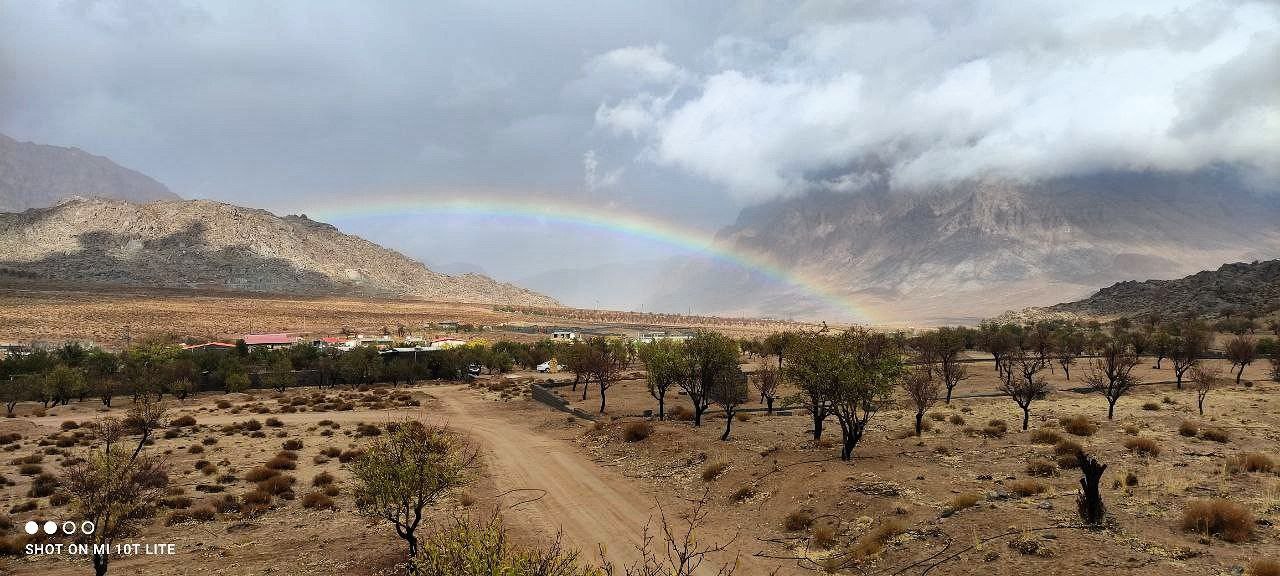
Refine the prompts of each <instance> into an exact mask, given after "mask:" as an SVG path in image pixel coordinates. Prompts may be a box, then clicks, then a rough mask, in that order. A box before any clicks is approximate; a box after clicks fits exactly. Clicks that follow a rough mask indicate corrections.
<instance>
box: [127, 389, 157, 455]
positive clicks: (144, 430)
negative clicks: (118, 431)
mask: <svg viewBox="0 0 1280 576" xmlns="http://www.w3.org/2000/svg"><path fill="white" fill-rule="evenodd" d="M165 416H166V413H165V409H164V406H162V405H161V404H160V402H159V401H158V400H153V399H151V398H150V396H148V395H143V396H142V397H140V398H139V399H138V401H136V402H134V403H133V405H132V406H130V407H129V411H128V412H126V413H125V418H124V424H123V425H124V429H125V431H126V432H127V433H129V434H137V435H138V445H137V447H135V448H134V449H133V456H134V457H135V458H136V457H137V456H138V453H139V452H142V447H143V446H145V445H146V444H147V441H148V440H150V439H151V433H152V432H155V431H156V430H157V429H159V428H163V427H164V422H165Z"/></svg>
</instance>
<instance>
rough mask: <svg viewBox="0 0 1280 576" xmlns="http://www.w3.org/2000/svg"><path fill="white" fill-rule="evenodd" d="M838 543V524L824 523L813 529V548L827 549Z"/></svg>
mask: <svg viewBox="0 0 1280 576" xmlns="http://www.w3.org/2000/svg"><path fill="white" fill-rule="evenodd" d="M835 545H836V526H835V525H834V524H822V525H820V526H818V527H817V528H814V529H813V540H812V542H811V544H810V546H811V547H813V548H821V549H824V550H825V549H827V548H831V547H832V546H835Z"/></svg>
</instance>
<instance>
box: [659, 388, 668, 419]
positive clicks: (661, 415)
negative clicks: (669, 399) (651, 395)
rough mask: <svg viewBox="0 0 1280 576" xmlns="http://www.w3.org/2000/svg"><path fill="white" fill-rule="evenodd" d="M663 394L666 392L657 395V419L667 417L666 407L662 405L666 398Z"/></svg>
mask: <svg viewBox="0 0 1280 576" xmlns="http://www.w3.org/2000/svg"><path fill="white" fill-rule="evenodd" d="M665 396H666V394H663V395H662V396H658V419H659V420H666V419H667V412H666V408H665V407H664V406H663V402H664V401H665V400H666V398H665Z"/></svg>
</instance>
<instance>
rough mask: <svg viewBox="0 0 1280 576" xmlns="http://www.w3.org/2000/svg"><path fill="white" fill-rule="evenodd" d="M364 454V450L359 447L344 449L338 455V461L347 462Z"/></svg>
mask: <svg viewBox="0 0 1280 576" xmlns="http://www.w3.org/2000/svg"><path fill="white" fill-rule="evenodd" d="M363 455H364V450H361V449H359V448H356V449H353V450H344V451H343V452H342V453H341V454H339V455H338V461H339V462H342V463H343V464H346V463H347V462H350V461H352V460H355V459H357V458H359V457H361V456H363Z"/></svg>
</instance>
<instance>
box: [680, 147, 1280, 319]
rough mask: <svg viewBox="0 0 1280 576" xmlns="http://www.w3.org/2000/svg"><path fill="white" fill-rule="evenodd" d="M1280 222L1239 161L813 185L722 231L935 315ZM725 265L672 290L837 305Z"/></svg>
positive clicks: (1248, 235) (1277, 248)
mask: <svg viewBox="0 0 1280 576" xmlns="http://www.w3.org/2000/svg"><path fill="white" fill-rule="evenodd" d="M1276 222H1280V199H1278V198H1277V197H1276V196H1275V195H1271V196H1268V195H1263V194H1257V193H1255V191H1253V190H1252V189H1250V188H1249V187H1247V186H1245V185H1244V184H1243V183H1242V182H1241V181H1240V180H1239V179H1237V178H1236V177H1235V176H1234V175H1233V174H1232V173H1230V172H1214V171H1206V172H1201V173H1194V174H1153V173H1121V174H1106V175H1096V176H1092V177H1087V178H1085V177H1081V178H1064V179H1058V180H1051V181H1045V182H1038V183H1023V182H1015V181H1007V180H982V181H972V182H961V183H955V184H953V185H949V186H941V187H937V188H934V189H929V190H915V191H898V190H894V191H888V190H886V189H884V188H883V187H879V188H877V187H872V188H870V189H867V190H864V191H861V192H857V193H849V194H845V193H829V192H828V193H811V194H806V195H802V196H799V197H795V198H790V199H784V200H779V201H775V202H771V203H768V204H765V205H761V206H757V207H754V208H750V209H747V210H744V211H743V212H742V213H741V215H740V216H739V218H738V220H737V222H735V223H734V224H733V225H732V226H730V227H728V228H726V229H725V230H724V231H723V232H722V233H721V235H720V236H721V239H722V241H724V242H726V243H729V244H731V245H735V246H739V247H745V248H748V249H750V250H753V251H758V252H763V253H765V254H768V255H770V256H771V257H772V258H773V259H775V260H776V261H778V262H785V263H787V265H788V266H789V267H790V268H791V270H794V271H796V272H798V273H801V274H803V275H804V276H806V277H808V278H811V279H815V280H816V281H817V282H819V283H821V284H825V285H827V286H830V287H832V289H833V290H837V291H840V292H842V293H843V294H845V295H847V297H848V298H849V299H850V300H852V301H854V302H855V303H856V304H857V305H858V307H860V308H862V309H864V310H868V311H870V312H871V314H870V316H871V318H870V319H871V320H872V321H874V322H908V323H919V324H928V323H942V322H971V321H975V320H977V319H980V318H982V317H987V316H993V315H996V314H999V313H1001V312H1003V311H1005V310H1009V309H1011V308H1022V307H1027V306H1036V305H1047V304H1052V303H1054V302H1062V301H1066V300H1072V299H1076V298H1080V297H1083V296H1085V295H1087V294H1089V293H1090V292H1091V291H1093V290H1095V289H1096V287H1097V286H1099V285H1106V284H1109V283H1111V282H1116V281H1120V280H1126V279H1131V278H1133V277H1135V276H1139V277H1147V278H1177V277H1180V276H1184V275H1186V274H1190V273H1192V272H1195V271H1198V270H1203V269H1206V268H1208V267H1211V266H1217V265H1218V264H1220V263H1222V262H1229V261H1239V260H1255V259H1269V258H1275V257H1277V256H1280V226H1276V224H1275V223H1276ZM714 266H715V265H713V264H706V265H703V266H698V267H694V268H692V269H688V267H686V268H687V269H686V270H685V271H684V272H683V274H682V276H681V277H682V278H687V279H690V280H689V281H688V282H686V283H685V286H684V287H683V288H682V289H681V290H680V291H676V292H673V293H671V294H668V295H666V296H664V299H665V302H666V303H668V305H692V306H693V307H694V308H695V309H700V310H706V309H707V308H705V307H706V306H712V307H714V306H715V305H716V304H717V300H718V299H719V301H720V302H724V301H726V300H727V299H724V295H727V294H733V295H735V298H738V299H743V298H750V299H751V300H753V301H755V302H770V303H771V304H772V305H775V306H779V307H776V308H775V309H774V310H773V311H772V312H770V311H758V312H764V313H772V314H775V315H786V314H796V315H808V316H815V315H822V314H829V313H832V312H831V311H830V308H829V307H825V308H824V303H822V302H815V301H814V299H812V298H806V296H805V295H804V294H802V293H799V292H798V291H796V293H781V294H780V293H779V292H778V291H777V289H776V288H774V287H770V286H768V285H767V284H765V283H763V282H760V281H759V279H757V278H753V277H751V276H750V275H745V274H741V273H738V274H736V275H735V274H733V273H732V271H728V270H717V269H716V268H715V267H714ZM712 310H714V308H712Z"/></svg>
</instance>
